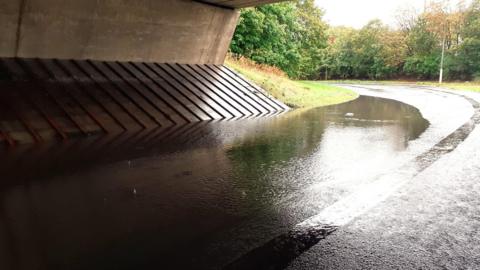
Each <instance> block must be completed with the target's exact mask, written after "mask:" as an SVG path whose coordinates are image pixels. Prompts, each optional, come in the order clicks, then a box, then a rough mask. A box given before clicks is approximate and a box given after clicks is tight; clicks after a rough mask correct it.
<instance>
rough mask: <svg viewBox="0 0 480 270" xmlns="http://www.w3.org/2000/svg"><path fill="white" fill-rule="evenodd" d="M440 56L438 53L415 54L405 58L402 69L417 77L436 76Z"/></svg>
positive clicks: (428, 78)
mask: <svg viewBox="0 0 480 270" xmlns="http://www.w3.org/2000/svg"><path fill="white" fill-rule="evenodd" d="M439 66H440V57H439V56H438V55H416V56H410V57H408V58H407V59H406V61H405V65H404V66H403V71H404V72H405V74H407V75H409V76H413V77H415V78H417V79H423V80H431V79H434V78H436V76H438V72H439V70H438V67H439Z"/></svg>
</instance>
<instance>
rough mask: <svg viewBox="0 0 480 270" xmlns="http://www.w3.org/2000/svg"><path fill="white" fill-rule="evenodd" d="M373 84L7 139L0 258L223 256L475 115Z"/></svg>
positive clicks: (246, 248)
mask: <svg viewBox="0 0 480 270" xmlns="http://www.w3.org/2000/svg"><path fill="white" fill-rule="evenodd" d="M416 91H417V90H416ZM363 94H364V96H361V97H360V98H359V99H357V100H355V101H352V102H349V103H345V104H341V105H337V106H331V107H326V108H319V109H312V110H307V111H293V112H290V113H287V114H284V115H281V116H278V117H272V118H267V119H250V120H241V121H227V122H201V123H197V124H189V125H185V126H182V127H176V128H170V129H168V130H160V129H159V130H153V131H149V132H144V133H138V134H124V135H121V136H118V137H114V138H106V137H92V138H90V139H88V140H85V139H83V140H79V141H71V142H69V143H68V144H62V145H59V144H52V145H42V146H36V147H34V148H25V149H16V150H8V149H5V150H4V151H3V152H1V154H0V159H1V163H0V170H1V172H2V186H1V193H0V199H1V201H0V268H1V269H152V268H161V269H182V268H185V269H198V268H205V269H211V268H213V269H217V268H221V267H224V266H226V265H229V264H230V263H232V262H235V261H238V260H241V258H245V254H248V252H250V251H252V250H255V249H257V248H258V247H265V243H268V242H269V241H271V239H275V238H276V237H278V236H279V235H285V233H287V234H288V232H290V231H291V230H292V228H294V227H295V226H296V225H297V224H299V223H302V222H304V221H306V220H309V218H311V217H315V216H316V215H318V214H319V213H322V211H324V210H325V209H328V207H331V206H332V205H335V203H338V202H341V201H342V199H345V198H348V196H350V195H351V194H355V192H358V190H360V189H361V188H363V187H365V186H368V185H370V184H371V183H373V182H374V181H376V180H377V179H378V177H381V176H382V175H386V174H389V173H390V172H392V171H395V170H397V169H398V168H401V167H402V166H404V168H405V166H406V167H407V169H410V167H415V166H416V165H415V162H414V161H415V158H416V157H418V156H419V155H420V154H422V153H424V152H425V151H427V150H428V149H431V148H432V147H433V146H434V145H435V144H437V143H438V142H439V141H440V140H441V139H442V138H445V137H446V135H448V134H450V133H451V132H452V131H454V130H456V129H457V128H458V127H459V126H460V125H462V124H464V122H465V121H464V120H465V116H467V120H468V117H469V114H468V112H464V113H463V114H461V113H459V114H458V115H455V116H452V119H450V118H449V119H445V121H444V122H445V123H447V124H445V125H443V126H442V124H440V122H439V121H438V119H436V118H435V117H431V119H430V118H429V117H426V118H427V119H428V120H426V119H424V118H423V117H425V115H431V114H434V113H435V112H436V111H435V110H431V109H429V108H428V107H425V108H423V109H422V108H420V111H421V112H422V113H420V111H419V110H418V109H416V108H415V107H413V106H411V105H407V104H406V103H402V102H399V101H395V100H392V99H384V98H379V97H371V96H368V94H369V93H363ZM370 94H371V95H373V94H372V93H370ZM375 95H381V94H379V93H375ZM421 95H425V96H428V97H429V98H430V99H429V101H428V102H431V103H432V104H435V102H438V104H443V103H441V102H447V101H445V100H444V98H443V97H436V98H432V97H431V96H433V95H432V94H427V93H426V92H423V93H422V94H421ZM412 96H414V95H412ZM385 97H388V96H385ZM405 102H408V100H405ZM415 102H417V103H421V102H425V97H423V96H414V97H413V98H412V101H411V102H410V103H412V104H413V103H415ZM448 102H450V103H448V104H449V105H450V106H459V107H461V106H465V104H467V105H468V104H469V103H468V102H467V101H465V100H464V99H462V98H460V97H452V98H449V99H448ZM414 105H416V106H417V105H418V104H414ZM419 107H422V106H419ZM469 109H471V108H469ZM422 110H424V111H422ZM437 110H441V108H437ZM422 114H423V117H422ZM405 164H407V165H405ZM408 164H413V165H411V166H410V165H408ZM267 246H268V245H267ZM297 255H299V254H297ZM292 259H294V258H292ZM230 266H232V264H230ZM283 266H285V265H283ZM283 266H282V267H283Z"/></svg>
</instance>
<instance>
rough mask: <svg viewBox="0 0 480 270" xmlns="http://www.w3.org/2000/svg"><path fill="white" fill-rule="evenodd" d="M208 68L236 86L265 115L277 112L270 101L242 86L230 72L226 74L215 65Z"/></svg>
mask: <svg viewBox="0 0 480 270" xmlns="http://www.w3.org/2000/svg"><path fill="white" fill-rule="evenodd" d="M206 68H208V69H210V71H211V72H212V73H217V74H218V75H219V76H221V77H223V78H224V79H225V80H227V81H228V82H229V83H230V84H232V85H234V87H235V89H238V91H239V92H241V93H243V95H244V96H245V97H248V98H249V99H251V100H253V101H255V103H256V104H257V106H258V108H262V109H263V112H264V114H271V113H274V112H275V111H276V109H277V107H276V106H274V105H272V104H271V103H270V102H269V101H268V100H265V99H263V98H262V97H259V96H257V95H255V94H254V92H253V91H252V89H250V88H249V87H248V86H245V85H244V84H242V82H241V81H239V80H238V79H237V78H236V77H235V76H232V75H231V74H230V73H229V72H228V70H227V72H226V71H225V70H222V69H220V68H219V67H217V66H214V65H207V66H206Z"/></svg>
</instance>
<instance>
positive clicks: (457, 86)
mask: <svg viewBox="0 0 480 270" xmlns="http://www.w3.org/2000/svg"><path fill="white" fill-rule="evenodd" d="M327 82H329V83H351V84H381V85H394V84H396V85H402V84H406V85H421V86H435V87H443V88H448V89H453V90H464V91H474V92H480V82H444V83H442V84H439V83H438V82H431V81H418V82H410V81H365V80H338V81H327Z"/></svg>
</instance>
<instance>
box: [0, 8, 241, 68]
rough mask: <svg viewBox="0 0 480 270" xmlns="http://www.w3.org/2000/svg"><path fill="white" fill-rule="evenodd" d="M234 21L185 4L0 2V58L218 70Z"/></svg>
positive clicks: (224, 12) (225, 11) (229, 14)
mask: <svg viewBox="0 0 480 270" xmlns="http://www.w3.org/2000/svg"><path fill="white" fill-rule="evenodd" d="M238 16H239V13H238V11H237V10H234V9H229V8H222V7H218V6H213V5H209V4H203V3H199V2H195V1H184V0H162V1H157V0H139V1H127V0H106V1H97V0H83V1H78V0H0V26H1V29H2V36H1V37H0V56H2V57H38V58H59V59H93V60H109V61H113V60H115V61H148V62H170V63H183V64H187V63H188V64H222V63H223V61H224V58H225V55H226V52H227V50H228V46H229V44H230V40H231V38H232V35H233V32H234V30H235V26H236V23H237V20H238Z"/></svg>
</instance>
